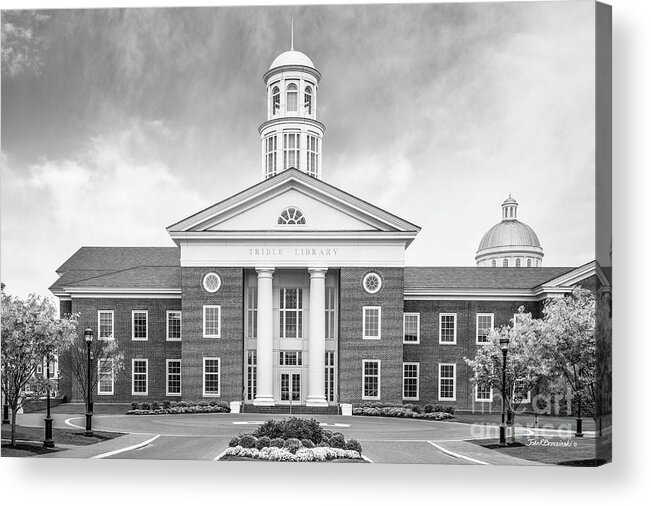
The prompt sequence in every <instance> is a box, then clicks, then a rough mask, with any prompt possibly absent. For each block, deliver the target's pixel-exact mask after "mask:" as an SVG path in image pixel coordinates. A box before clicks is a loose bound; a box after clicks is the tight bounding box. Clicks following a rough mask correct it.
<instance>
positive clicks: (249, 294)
mask: <svg viewBox="0 0 651 506" xmlns="http://www.w3.org/2000/svg"><path fill="white" fill-rule="evenodd" d="M257 336H258V288H257V287H256V286H249V287H248V288H247V289H246V337H247V338H248V339H255V338H256V337H257Z"/></svg>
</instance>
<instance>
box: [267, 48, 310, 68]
mask: <svg viewBox="0 0 651 506" xmlns="http://www.w3.org/2000/svg"><path fill="white" fill-rule="evenodd" d="M284 65H302V66H304V67H310V68H315V67H314V63H312V60H310V58H309V57H308V56H307V55H306V54H304V53H301V52H300V51H296V50H294V49H290V50H289V51H285V52H284V53H281V54H279V55H278V56H276V59H275V60H274V61H273V63H272V64H271V66H270V67H269V70H271V69H275V68H277V67H282V66H284Z"/></svg>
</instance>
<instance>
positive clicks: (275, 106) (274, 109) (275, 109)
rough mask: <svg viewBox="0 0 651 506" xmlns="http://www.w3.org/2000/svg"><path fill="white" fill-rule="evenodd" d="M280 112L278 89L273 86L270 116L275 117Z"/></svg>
mask: <svg viewBox="0 0 651 506" xmlns="http://www.w3.org/2000/svg"><path fill="white" fill-rule="evenodd" d="M279 112H280V88H279V87H278V86H274V87H273V88H272V90H271V114H272V115H274V116H275V115H276V114H278V113H279Z"/></svg>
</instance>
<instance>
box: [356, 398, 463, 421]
mask: <svg viewBox="0 0 651 506" xmlns="http://www.w3.org/2000/svg"><path fill="white" fill-rule="evenodd" d="M453 414H454V407H452V406H443V405H441V404H437V405H435V406H432V405H431V404H427V405H425V406H424V407H421V406H418V405H415V404H388V403H382V402H367V403H364V404H362V405H360V406H356V407H354V408H353V415H361V416H393V417H398V418H416V419H419V420H447V419H448V418H452V415H453Z"/></svg>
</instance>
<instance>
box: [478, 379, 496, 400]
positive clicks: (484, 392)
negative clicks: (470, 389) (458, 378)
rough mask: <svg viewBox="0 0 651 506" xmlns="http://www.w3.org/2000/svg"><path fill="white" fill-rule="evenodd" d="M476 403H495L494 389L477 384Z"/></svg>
mask: <svg viewBox="0 0 651 506" xmlns="http://www.w3.org/2000/svg"><path fill="white" fill-rule="evenodd" d="M475 402H493V387H491V386H490V385H487V384H486V383H477V384H475Z"/></svg>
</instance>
